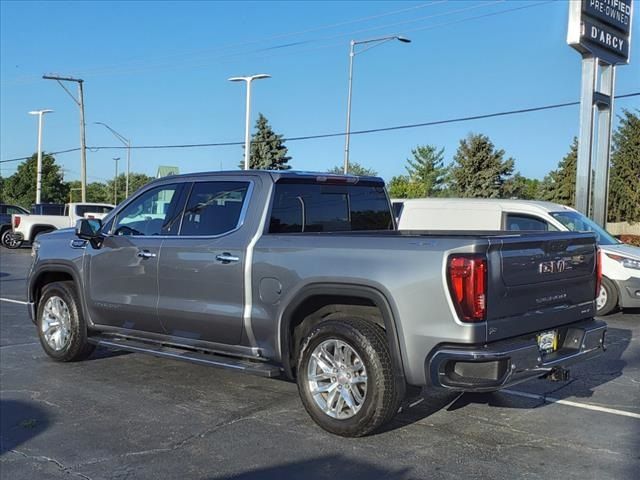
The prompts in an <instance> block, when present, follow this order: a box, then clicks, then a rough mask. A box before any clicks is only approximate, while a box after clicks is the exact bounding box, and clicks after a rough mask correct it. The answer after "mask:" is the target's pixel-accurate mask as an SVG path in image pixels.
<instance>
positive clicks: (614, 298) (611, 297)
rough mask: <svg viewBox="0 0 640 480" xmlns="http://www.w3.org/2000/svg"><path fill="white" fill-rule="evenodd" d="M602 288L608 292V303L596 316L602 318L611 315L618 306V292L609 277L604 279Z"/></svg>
mask: <svg viewBox="0 0 640 480" xmlns="http://www.w3.org/2000/svg"><path fill="white" fill-rule="evenodd" d="M602 287H603V288H604V289H605V290H606V291H607V302H606V303H605V304H604V306H603V307H602V309H600V310H598V311H597V312H596V315H600V316H603V315H607V314H609V313H611V312H612V311H613V310H615V308H616V307H617V306H618V290H617V289H616V286H615V284H614V283H613V282H612V281H611V280H609V279H608V278H607V277H602ZM598 294H600V292H598Z"/></svg>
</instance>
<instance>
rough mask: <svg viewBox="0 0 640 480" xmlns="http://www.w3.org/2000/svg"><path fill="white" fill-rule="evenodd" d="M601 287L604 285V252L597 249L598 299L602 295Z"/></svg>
mask: <svg viewBox="0 0 640 480" xmlns="http://www.w3.org/2000/svg"><path fill="white" fill-rule="evenodd" d="M600 285H602V251H601V250H600V249H599V248H597V249H596V298H598V296H599V295H600Z"/></svg>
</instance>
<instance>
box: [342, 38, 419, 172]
mask: <svg viewBox="0 0 640 480" xmlns="http://www.w3.org/2000/svg"><path fill="white" fill-rule="evenodd" d="M391 40H398V41H399V42H402V43H411V40H409V39H408V38H405V37H401V36H399V35H391V36H388V37H379V38H370V39H367V40H351V44H350V45H351V47H350V49H349V94H348V96H347V132H346V135H345V141H344V174H345V175H346V174H347V173H348V172H349V142H350V140H351V138H350V137H351V94H352V90H353V57H355V56H356V53H363V52H366V51H367V50H370V49H372V48H373V47H377V46H378V45H381V44H383V43H386V42H390V41H391ZM363 44H370V45H369V46H368V47H366V48H363V49H362V50H360V51H359V52H356V45H363Z"/></svg>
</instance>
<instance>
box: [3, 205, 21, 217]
mask: <svg viewBox="0 0 640 480" xmlns="http://www.w3.org/2000/svg"><path fill="white" fill-rule="evenodd" d="M3 213H7V214H9V215H14V214H16V215H19V214H25V213H27V211H26V210H24V209H22V208H20V207H14V206H13V205H7V211H6V212H3Z"/></svg>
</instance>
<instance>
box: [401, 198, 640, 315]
mask: <svg viewBox="0 0 640 480" xmlns="http://www.w3.org/2000/svg"><path fill="white" fill-rule="evenodd" d="M392 203H393V206H394V213H395V215H396V218H397V219H398V228H399V229H401V230H425V229H426V230H431V229H438V230H440V229H444V230H468V229H475V230H508V231H518V232H521V231H544V232H554V231H565V232H566V231H572V232H594V233H595V234H596V238H597V241H598V245H599V246H600V250H601V252H602V276H603V277H602V285H601V287H600V294H599V295H598V298H597V300H596V304H597V307H598V315H606V314H607V313H610V312H611V311H613V310H614V309H615V308H616V307H618V306H620V307H622V308H638V307H640V248H638V247H634V246H632V245H627V244H624V243H622V242H620V241H619V240H617V239H616V238H615V237H613V235H611V234H610V233H609V232H607V231H606V230H604V229H603V228H602V227H600V226H599V225H598V224H596V223H595V222H593V221H592V220H590V219H589V218H587V217H585V216H584V215H583V214H581V213H580V212H578V211H577V210H574V209H573V208H571V207H567V206H564V205H559V204H557V203H551V202H541V201H533V200H502V199H479V198H420V199H411V200H392Z"/></svg>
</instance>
